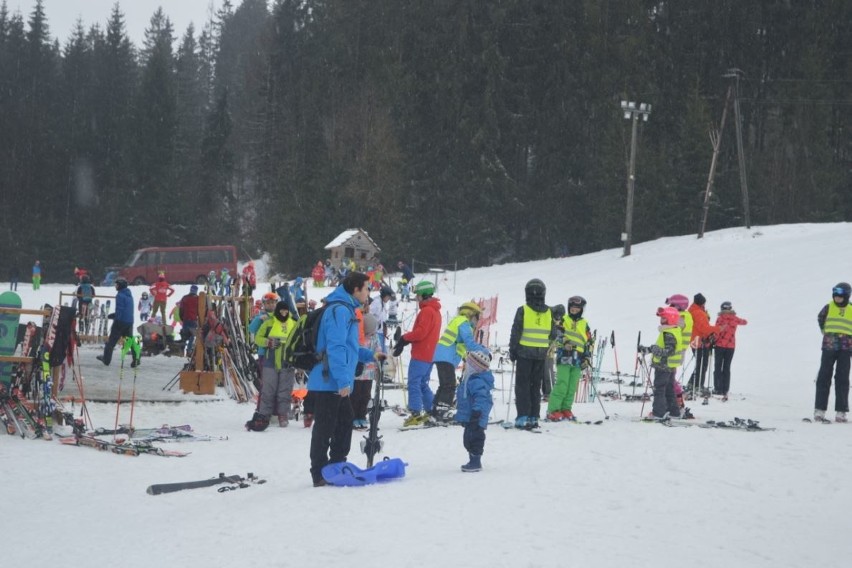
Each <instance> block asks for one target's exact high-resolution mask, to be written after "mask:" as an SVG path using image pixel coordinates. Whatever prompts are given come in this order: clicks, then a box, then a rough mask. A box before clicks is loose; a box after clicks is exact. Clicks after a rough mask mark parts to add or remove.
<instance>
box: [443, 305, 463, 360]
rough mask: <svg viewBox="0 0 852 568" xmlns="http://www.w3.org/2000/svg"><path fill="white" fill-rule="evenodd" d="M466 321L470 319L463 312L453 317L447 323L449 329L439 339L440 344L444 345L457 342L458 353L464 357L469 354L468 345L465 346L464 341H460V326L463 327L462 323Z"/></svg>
mask: <svg viewBox="0 0 852 568" xmlns="http://www.w3.org/2000/svg"><path fill="white" fill-rule="evenodd" d="M466 321H468V319H467V317H466V316H463V315H461V314H459V315H457V316H456V317H454V318H453V319H451V320H450V323H449V324H448V325H447V329H445V330H444V333H443V334H442V335H441V338H440V339H439V340H438V345H444V346H447V347H449V346H450V345H452V344H453V343H455V344H456V353H458V354H459V355H460V356H461V357H462V358H464V356H465V355H466V354H467V347H465V346H464V343H462V342H460V341H459V327H461V324H463V323H465V322H466Z"/></svg>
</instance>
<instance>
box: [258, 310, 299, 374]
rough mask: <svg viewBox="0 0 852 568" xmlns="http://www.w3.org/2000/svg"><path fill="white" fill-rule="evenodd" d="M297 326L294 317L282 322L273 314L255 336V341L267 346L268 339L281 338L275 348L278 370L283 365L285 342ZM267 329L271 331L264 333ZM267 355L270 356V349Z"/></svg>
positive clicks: (276, 367)
mask: <svg viewBox="0 0 852 568" xmlns="http://www.w3.org/2000/svg"><path fill="white" fill-rule="evenodd" d="M295 327H296V320H295V319H294V318H292V317H289V318H287V320H286V321H284V322H283V323H282V322H280V321H278V318H276V317H275V316H272V317H270V318H269V319H268V320H266V321H265V322H263V325H261V326H260V329H258V330H257V335H256V336H255V343H256V344H257V345H258V346H259V347H266V340H267V339H279V340H280V343H279V345H278V348H277V349H276V350H275V369H276V370H281V365H282V361H283V357H284V344H285V343H287V338H288V337H290V333H292V331H293V329H294V328H295ZM265 329H268V330H269V332H268V333H264V330H265ZM266 357H267V358H268V357H269V350H267V353H266Z"/></svg>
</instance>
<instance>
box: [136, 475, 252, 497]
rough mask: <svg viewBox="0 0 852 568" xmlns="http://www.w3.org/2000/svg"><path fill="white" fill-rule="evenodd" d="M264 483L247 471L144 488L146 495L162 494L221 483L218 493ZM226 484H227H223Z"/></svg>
mask: <svg viewBox="0 0 852 568" xmlns="http://www.w3.org/2000/svg"><path fill="white" fill-rule="evenodd" d="M264 483H266V480H265V479H259V478H258V477H257V476H256V475H255V474H253V473H248V474H246V476H245V477H242V476H240V475H225V474H224V473H220V474H219V476H218V477H213V478H211V479H202V480H200V481H183V482H179V483H158V484H155V485H151V486H149V487H148V489H147V490H146V493H148V495H162V494H163V493H175V492H177V491H183V490H185V489H201V488H203V487H214V486H216V485H223V487H220V488H219V489H218V491H219V493H224V492H226V491H230V490H232V489H245V488H246V487H249V486H251V485H262V484H264ZM225 484H228V485H225Z"/></svg>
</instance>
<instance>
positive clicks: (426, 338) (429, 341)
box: [402, 297, 441, 363]
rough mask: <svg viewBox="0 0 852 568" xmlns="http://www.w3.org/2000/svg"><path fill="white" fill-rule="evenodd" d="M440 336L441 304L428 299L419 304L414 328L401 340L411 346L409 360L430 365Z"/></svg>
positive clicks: (436, 300) (435, 300) (432, 298)
mask: <svg viewBox="0 0 852 568" xmlns="http://www.w3.org/2000/svg"><path fill="white" fill-rule="evenodd" d="M440 335H441V302H440V301H439V300H438V298H434V297H430V298H428V299H426V300H423V301H422V302H420V312H418V314H417V318H416V319H415V320H414V327H413V328H412V329H411V331H409V332H408V333H406V334H404V335H403V336H402V338H403V339H404V340H405V341H406V342H408V343H410V344H411V358H412V359H417V360H418V361H423V362H425V363H431V362H432V357H434V355H435V347H436V346H437V345H438V338H439V337H440Z"/></svg>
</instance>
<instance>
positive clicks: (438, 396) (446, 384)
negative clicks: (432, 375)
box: [432, 361, 456, 414]
mask: <svg viewBox="0 0 852 568" xmlns="http://www.w3.org/2000/svg"><path fill="white" fill-rule="evenodd" d="M435 368H436V369H437V370H438V391H437V392H436V393H435V400H434V401H433V402H432V413H433V414H435V413H437V410H438V405H439V404H443V405H446V406H447V407H448V408H452V406H453V399H454V398H455V395H456V368H455V367H454V366H453V364H452V363H447V362H446V361H435Z"/></svg>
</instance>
